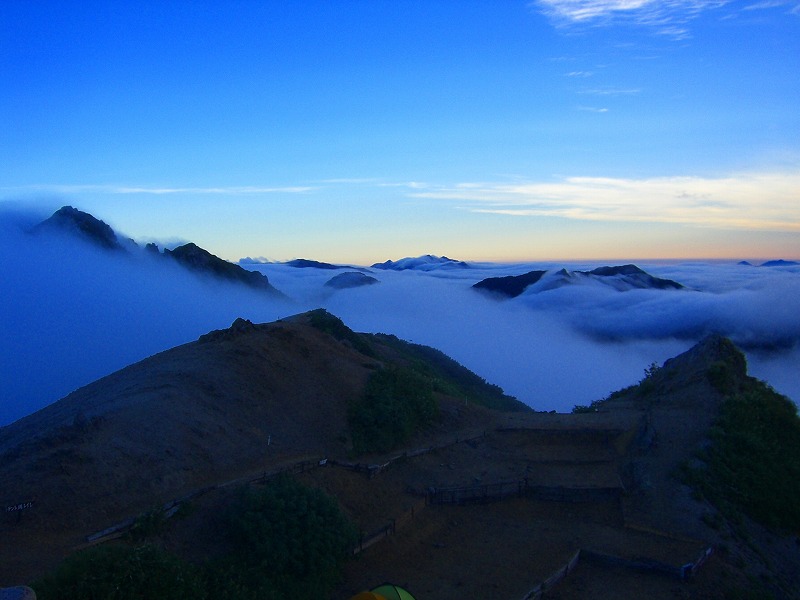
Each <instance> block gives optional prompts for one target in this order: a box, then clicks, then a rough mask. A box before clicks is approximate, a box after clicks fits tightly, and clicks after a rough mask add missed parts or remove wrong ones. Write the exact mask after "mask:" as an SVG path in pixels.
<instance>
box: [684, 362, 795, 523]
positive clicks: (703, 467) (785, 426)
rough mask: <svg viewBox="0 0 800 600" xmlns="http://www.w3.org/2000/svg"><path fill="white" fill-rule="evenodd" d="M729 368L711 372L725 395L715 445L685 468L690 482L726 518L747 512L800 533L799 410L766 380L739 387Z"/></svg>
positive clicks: (713, 437) (713, 435) (714, 433)
mask: <svg viewBox="0 0 800 600" xmlns="http://www.w3.org/2000/svg"><path fill="white" fill-rule="evenodd" d="M728 371H729V369H728V367H727V365H724V364H721V365H717V366H715V368H714V369H712V370H711V371H710V372H709V375H710V377H711V378H712V382H713V383H714V385H715V386H716V387H717V388H718V389H719V390H720V391H723V392H725V393H726V397H725V399H724V401H723V402H722V405H721V407H720V412H719V417H718V419H717V421H716V423H715V425H714V427H713V428H712V429H711V431H710V439H711V443H710V445H708V446H707V447H706V448H705V449H703V450H702V451H701V452H700V453H699V454H698V456H697V459H698V460H695V461H693V462H691V463H689V464H687V465H686V466H685V468H684V475H685V477H686V480H687V481H688V482H689V483H690V484H691V485H693V486H694V487H695V488H696V489H697V490H698V491H699V492H700V493H701V494H702V495H703V496H704V497H705V498H707V499H708V500H709V501H710V502H711V503H712V504H714V505H715V506H716V507H717V508H718V509H719V510H720V511H721V512H722V513H723V514H724V515H726V516H727V517H729V518H731V519H733V520H734V521H739V520H740V513H744V514H746V515H747V516H749V517H751V518H752V519H754V520H755V521H758V522H760V523H762V524H764V525H766V526H768V527H772V528H778V529H783V530H787V531H790V532H792V533H795V534H797V533H800V502H798V498H800V418H798V415H797V406H796V405H795V404H794V403H793V402H792V401H791V400H789V399H788V398H786V397H785V396H782V395H781V394H779V393H777V392H776V391H775V390H773V389H772V388H771V387H769V386H768V385H766V384H764V383H763V382H761V381H757V380H754V379H749V380H748V381H746V382H745V383H744V385H742V386H741V389H736V387H737V386H736V384H735V382H734V381H733V380H732V378H731V376H730V374H729V373H728Z"/></svg>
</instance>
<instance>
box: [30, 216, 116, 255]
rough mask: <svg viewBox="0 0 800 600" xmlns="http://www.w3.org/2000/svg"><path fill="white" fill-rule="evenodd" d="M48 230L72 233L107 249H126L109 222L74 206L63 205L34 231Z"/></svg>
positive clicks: (42, 231) (43, 231)
mask: <svg viewBox="0 0 800 600" xmlns="http://www.w3.org/2000/svg"><path fill="white" fill-rule="evenodd" d="M47 231H59V232H66V233H72V234H75V235H76V236H77V237H79V238H80V239H82V240H84V241H88V242H90V243H92V244H94V245H96V246H100V247H101V248H105V249H107V250H124V247H123V245H122V244H121V243H120V241H119V239H118V238H117V234H116V233H115V232H114V230H113V229H112V228H111V227H110V226H109V225H108V224H107V223H105V222H104V221H101V220H99V219H97V218H95V217H93V216H92V215H90V214H89V213H85V212H83V211H80V210H78V209H76V208H73V207H72V206H62V207H61V208H59V209H58V210H57V211H56V212H54V213H53V214H52V215H51V216H50V217H48V218H47V219H45V220H44V221H42V222H41V223H39V224H38V225H36V226H35V227H34V228H33V232H34V233H45V232H47Z"/></svg>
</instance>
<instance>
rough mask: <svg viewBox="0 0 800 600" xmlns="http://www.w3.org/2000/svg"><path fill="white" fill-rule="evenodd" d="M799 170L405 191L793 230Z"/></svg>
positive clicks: (798, 210)
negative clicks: (710, 176)
mask: <svg viewBox="0 0 800 600" xmlns="http://www.w3.org/2000/svg"><path fill="white" fill-rule="evenodd" d="M797 190H800V173H794V172H789V173H754V174H739V175H735V176H730V177H721V178H708V177H654V178H649V179H622V178H609V177H568V178H565V179H562V180H560V181H555V182H552V183H542V182H532V183H512V184H503V183H461V184H456V185H453V186H449V187H448V186H441V187H438V188H433V189H429V190H426V191H423V192H413V193H410V195H411V196H413V197H417V198H432V199H442V200H457V201H460V202H462V203H464V204H463V208H464V209H465V210H469V211H474V212H482V213H496V214H504V215H515V216H539V217H561V218H565V219H576V220H584V221H616V222H646V221H650V222H659V223H679V224H684V225H693V226H697V227H718V228H727V229H748V230H769V231H790V232H798V231H800V196H798V191H797Z"/></svg>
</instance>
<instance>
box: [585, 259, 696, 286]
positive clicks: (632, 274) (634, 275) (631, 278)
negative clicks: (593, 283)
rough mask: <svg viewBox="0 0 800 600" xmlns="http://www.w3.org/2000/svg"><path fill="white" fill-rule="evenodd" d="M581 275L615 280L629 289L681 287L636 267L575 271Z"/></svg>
mask: <svg viewBox="0 0 800 600" xmlns="http://www.w3.org/2000/svg"><path fill="white" fill-rule="evenodd" d="M576 273H580V274H582V275H594V276H596V277H608V278H617V279H619V280H620V281H621V282H623V284H624V285H625V286H629V287H630V288H640V289H645V288H646V289H655V290H669V289H672V290H679V289H682V288H683V286H682V285H681V284H680V283H678V282H677V281H672V280H671V279H661V278H659V277H653V276H652V275H650V274H649V273H646V272H645V271H643V270H642V269H640V268H639V267H637V266H636V265H622V266H618V267H598V268H597V269H592V270H591V271H576Z"/></svg>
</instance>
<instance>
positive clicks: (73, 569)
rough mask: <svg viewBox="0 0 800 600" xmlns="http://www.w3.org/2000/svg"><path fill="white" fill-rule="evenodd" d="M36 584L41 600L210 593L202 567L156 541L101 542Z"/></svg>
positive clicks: (194, 598) (172, 599)
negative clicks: (133, 544) (154, 543)
mask: <svg viewBox="0 0 800 600" xmlns="http://www.w3.org/2000/svg"><path fill="white" fill-rule="evenodd" d="M31 587H33V589H34V591H35V592H36V597H37V598H39V600H51V599H52V600H134V599H139V598H160V599H161V598H163V599H164V600H181V599H184V598H185V599H187V600H189V599H191V600H198V599H202V598H205V597H206V595H205V584H204V581H203V578H202V576H201V574H200V573H199V571H198V569H196V568H194V567H192V566H191V565H189V564H187V563H185V562H183V561H181V560H180V559H178V558H177V557H175V556H173V555H171V554H169V553H168V552H165V551H164V550H161V549H159V548H156V547H155V546H150V545H145V546H138V547H130V546H97V547H94V548H90V549H88V550H84V551H82V552H79V553H77V554H74V555H72V556H71V557H69V558H68V559H66V560H65V561H64V562H63V563H61V565H60V566H59V567H58V568H57V569H56V570H55V571H54V572H53V573H52V574H51V575H48V576H46V577H44V578H42V579H40V580H39V581H36V582H34V583H33V584H32V586H31Z"/></svg>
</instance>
